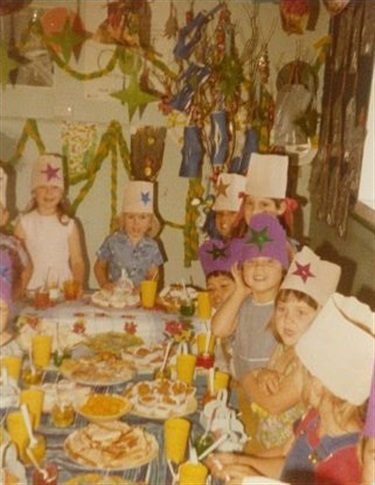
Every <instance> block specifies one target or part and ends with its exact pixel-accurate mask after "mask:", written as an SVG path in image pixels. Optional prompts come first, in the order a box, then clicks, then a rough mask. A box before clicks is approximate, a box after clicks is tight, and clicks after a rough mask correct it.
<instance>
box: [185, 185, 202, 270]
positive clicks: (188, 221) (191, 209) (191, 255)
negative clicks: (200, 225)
mask: <svg viewBox="0 0 375 485" xmlns="http://www.w3.org/2000/svg"><path fill="white" fill-rule="evenodd" d="M203 193H204V188H203V186H202V183H201V179H189V191H188V194H187V197H186V216H185V227H184V249H185V253H184V266H185V267H186V268H190V266H191V262H192V261H196V260H197V259H198V246H199V233H198V230H197V224H196V222H197V219H198V217H199V212H198V208H197V207H196V206H194V205H193V204H192V201H193V200H194V199H201V198H202V197H203Z"/></svg>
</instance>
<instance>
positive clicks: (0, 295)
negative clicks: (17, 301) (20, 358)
mask: <svg viewBox="0 0 375 485" xmlns="http://www.w3.org/2000/svg"><path fill="white" fill-rule="evenodd" d="M11 306H12V262H11V259H10V257H9V255H8V254H7V253H6V252H5V251H0V355H1V357H4V356H7V355H22V350H21V348H20V346H19V345H18V343H17V342H16V341H15V340H14V335H13V334H12V332H11V330H10V329H9V320H10V313H11Z"/></svg>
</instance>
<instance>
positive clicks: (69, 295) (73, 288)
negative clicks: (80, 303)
mask: <svg viewBox="0 0 375 485" xmlns="http://www.w3.org/2000/svg"><path fill="white" fill-rule="evenodd" d="M63 290H64V298H65V300H67V301H72V300H77V299H78V297H79V294H80V291H81V284H80V283H79V282H78V281H74V280H66V281H64V284H63Z"/></svg>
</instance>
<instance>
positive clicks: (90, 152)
mask: <svg viewBox="0 0 375 485" xmlns="http://www.w3.org/2000/svg"><path fill="white" fill-rule="evenodd" d="M97 137H98V133H97V127H96V125H95V124H94V123H84V122H66V121H65V122H63V124H62V127H61V142H62V153H63V155H64V156H65V158H66V160H67V164H68V176H69V183H70V184H75V183H77V182H79V181H81V180H83V179H85V178H87V174H88V172H89V170H90V164H91V162H92V160H93V159H94V155H95V152H96V144H97Z"/></svg>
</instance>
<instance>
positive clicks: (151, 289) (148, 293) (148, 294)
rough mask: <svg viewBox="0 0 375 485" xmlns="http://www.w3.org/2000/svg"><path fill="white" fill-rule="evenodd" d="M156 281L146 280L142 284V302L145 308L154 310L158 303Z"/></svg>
mask: <svg viewBox="0 0 375 485" xmlns="http://www.w3.org/2000/svg"><path fill="white" fill-rule="evenodd" d="M157 286H158V282H157V281H156V280H144V281H142V282H141V301H142V306H143V308H153V307H154V306H155V301H156V290H157Z"/></svg>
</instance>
